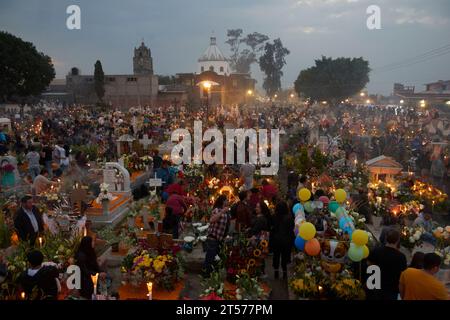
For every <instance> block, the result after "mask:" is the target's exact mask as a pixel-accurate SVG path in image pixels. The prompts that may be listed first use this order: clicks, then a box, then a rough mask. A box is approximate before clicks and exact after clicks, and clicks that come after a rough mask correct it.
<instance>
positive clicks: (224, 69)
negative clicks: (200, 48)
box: [198, 37, 230, 76]
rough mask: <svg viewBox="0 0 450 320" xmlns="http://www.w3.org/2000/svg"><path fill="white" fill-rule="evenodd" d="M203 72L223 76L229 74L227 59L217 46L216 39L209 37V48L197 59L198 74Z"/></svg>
mask: <svg viewBox="0 0 450 320" xmlns="http://www.w3.org/2000/svg"><path fill="white" fill-rule="evenodd" d="M205 71H213V72H215V73H217V74H220V75H223V76H227V75H229V74H230V65H229V63H228V59H227V58H225V56H224V55H223V53H222V51H220V49H219V47H218V46H217V44H216V37H211V39H210V45H209V47H208V48H207V49H206V50H205V52H204V53H203V54H202V55H201V57H200V58H199V59H198V73H203V72H205Z"/></svg>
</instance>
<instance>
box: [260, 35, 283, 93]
mask: <svg viewBox="0 0 450 320" xmlns="http://www.w3.org/2000/svg"><path fill="white" fill-rule="evenodd" d="M289 53H290V52H289V50H288V49H286V48H285V47H283V44H282V43H281V40H280V39H279V38H278V39H275V40H274V41H273V43H270V42H267V43H266V45H265V46H264V54H263V55H262V56H261V57H260V58H259V67H260V68H261V71H262V72H264V73H265V75H266V77H265V78H264V83H263V88H264V90H266V93H267V95H268V96H269V97H271V96H273V95H274V94H275V93H276V92H278V91H279V90H280V89H281V77H282V76H283V71H282V69H283V67H284V65H285V64H286V60H285V57H286V56H287V55H288V54H289Z"/></svg>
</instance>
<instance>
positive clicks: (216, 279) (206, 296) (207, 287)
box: [200, 271, 226, 300]
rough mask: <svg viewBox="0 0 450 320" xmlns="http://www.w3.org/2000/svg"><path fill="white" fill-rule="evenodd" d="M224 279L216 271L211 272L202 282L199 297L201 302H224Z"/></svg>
mask: <svg viewBox="0 0 450 320" xmlns="http://www.w3.org/2000/svg"><path fill="white" fill-rule="evenodd" d="M224 281H225V279H224V277H223V276H222V274H221V273H220V272H218V271H215V272H212V273H211V274H210V276H209V278H205V279H203V280H202V286H203V288H204V289H203V292H202V294H201V295H200V297H201V300H224V299H226V297H225V290H224V286H225V285H224Z"/></svg>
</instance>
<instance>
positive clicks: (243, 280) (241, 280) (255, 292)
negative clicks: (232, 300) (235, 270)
mask: <svg viewBox="0 0 450 320" xmlns="http://www.w3.org/2000/svg"><path fill="white" fill-rule="evenodd" d="M236 278H237V279H236V286H237V288H236V299H237V300H263V299H266V298H267V293H266V292H265V291H264V289H263V288H262V286H261V285H260V283H259V282H258V278H256V277H251V276H250V275H249V274H248V273H244V274H241V275H238V276H237V277H236Z"/></svg>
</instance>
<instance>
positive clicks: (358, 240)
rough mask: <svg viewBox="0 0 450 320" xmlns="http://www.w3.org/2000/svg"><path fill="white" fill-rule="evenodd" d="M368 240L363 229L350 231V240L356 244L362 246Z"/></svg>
mask: <svg viewBox="0 0 450 320" xmlns="http://www.w3.org/2000/svg"><path fill="white" fill-rule="evenodd" d="M368 241H369V235H368V234H367V232H366V231H364V230H359V229H358V230H355V231H353V233H352V242H353V243H354V244H356V245H357V246H364V245H366V244H367V242H368Z"/></svg>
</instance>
